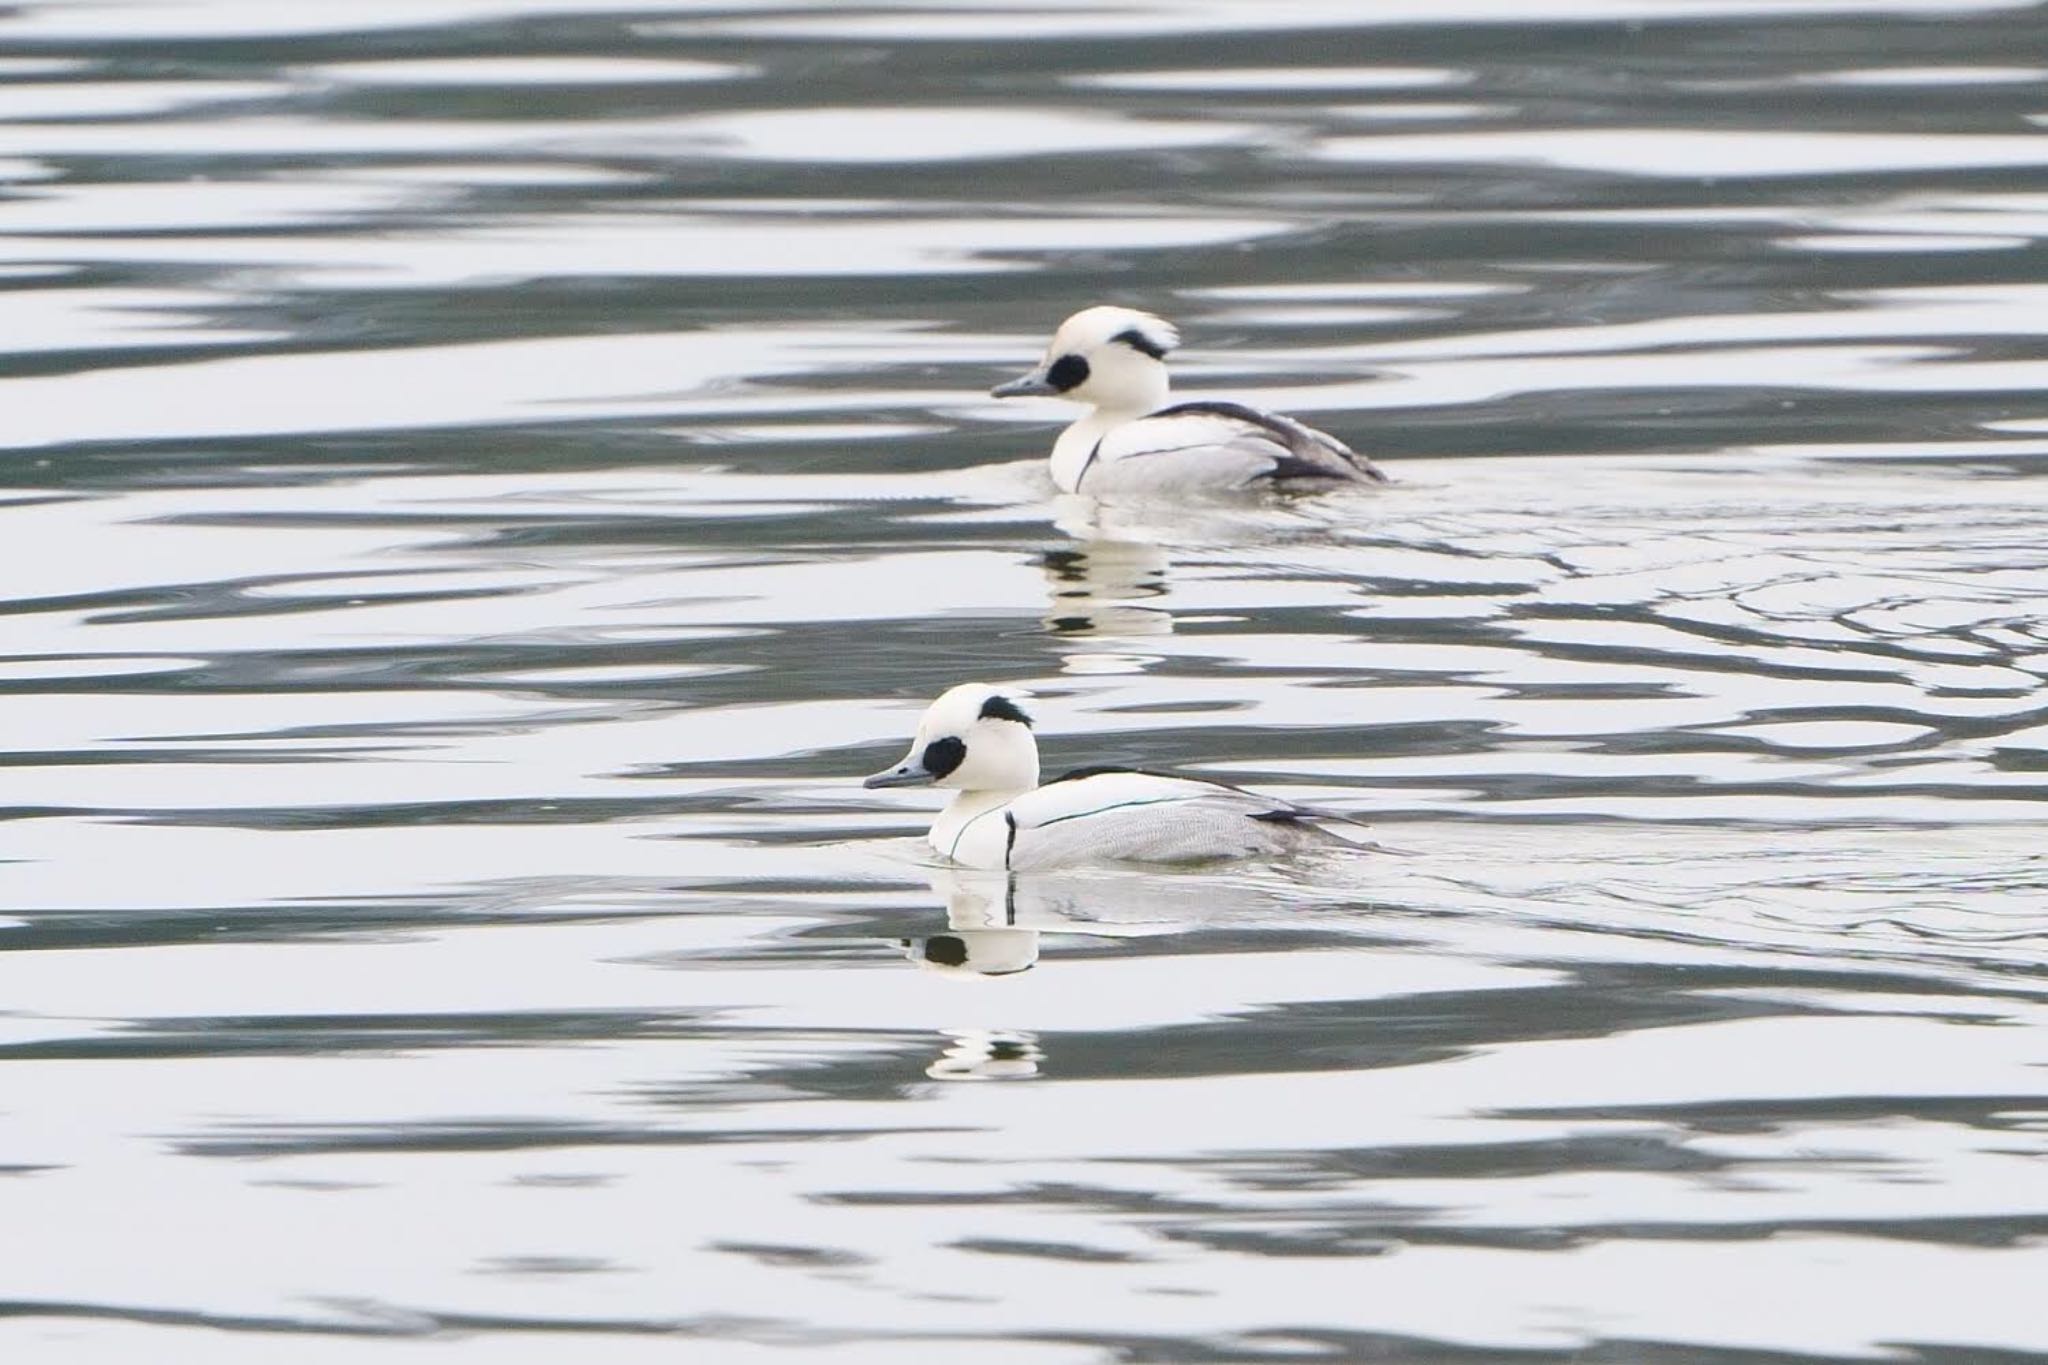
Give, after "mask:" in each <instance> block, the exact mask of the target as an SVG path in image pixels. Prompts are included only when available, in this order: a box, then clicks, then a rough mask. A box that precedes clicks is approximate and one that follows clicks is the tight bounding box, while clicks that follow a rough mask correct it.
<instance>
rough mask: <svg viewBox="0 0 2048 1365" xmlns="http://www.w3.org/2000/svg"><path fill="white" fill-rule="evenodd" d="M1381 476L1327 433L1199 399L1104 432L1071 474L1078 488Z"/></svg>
mask: <svg viewBox="0 0 2048 1365" xmlns="http://www.w3.org/2000/svg"><path fill="white" fill-rule="evenodd" d="M1301 480H1315V481H1321V482H1325V483H1384V482H1385V481H1386V476H1385V475H1384V474H1382V473H1380V471H1379V470H1378V469H1377V468H1375V467H1374V466H1373V464H1372V462H1371V461H1370V460H1367V459H1366V458H1365V457H1364V456H1362V455H1360V454H1358V453H1357V452H1356V451H1354V450H1352V449H1351V448H1350V447H1349V446H1347V445H1345V444H1344V443H1343V442H1342V441H1339V440H1338V439H1337V438H1336V437H1334V436H1331V435H1330V434H1329V433H1327V432H1322V431H1317V430H1316V429H1315V428H1314V427H1310V426H1306V425H1304V424H1302V423H1300V422H1297V421H1295V420H1294V419H1293V418H1291V417H1283V416H1281V415H1280V414H1278V413H1272V412H1264V411H1262V410H1260V409H1258V408H1253V407H1248V406H1246V405H1245V404H1243V403H1229V402H1221V401H1215V400H1200V401H1195V402H1188V403H1176V404H1174V405H1173V406H1172V407H1166V408H1161V409H1159V411H1157V412H1154V413H1151V414H1149V415H1147V416H1144V417H1140V418H1137V419H1136V420H1134V421H1129V422H1125V423H1123V424H1122V425H1120V426H1116V427H1112V428H1110V429H1109V430H1108V431H1107V432H1105V433H1103V435H1102V437H1101V438H1100V439H1099V440H1098V441H1096V442H1095V443H1094V445H1093V447H1092V448H1091V449H1090V451H1089V452H1088V455H1087V458H1086V461H1085V463H1084V464H1083V465H1082V467H1081V469H1080V472H1079V474H1078V476H1077V478H1076V485H1077V487H1078V488H1079V490H1080V491H1081V492H1084V493H1133V492H1136V493H1143V492H1154V491H1168V490H1172V489H1178V488H1218V489H1225V488H1246V487H1250V486H1252V485H1254V484H1258V483H1264V482H1290V481H1301Z"/></svg>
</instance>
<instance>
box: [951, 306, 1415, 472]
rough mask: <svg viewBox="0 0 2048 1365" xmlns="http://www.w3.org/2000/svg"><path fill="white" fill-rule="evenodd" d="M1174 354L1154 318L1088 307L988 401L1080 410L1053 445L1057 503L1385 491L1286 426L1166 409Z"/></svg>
mask: <svg viewBox="0 0 2048 1365" xmlns="http://www.w3.org/2000/svg"><path fill="white" fill-rule="evenodd" d="M1179 344H1180V331H1179V329H1178V328H1176V327H1175V326H1174V325H1173V324H1172V323H1170V322H1168V321H1166V319H1164V318H1161V317H1156V316H1154V315H1153V314H1151V313H1144V312H1140V311H1138V310H1137V309H1135V308H1120V307H1117V306H1115V305H1112V304H1098V305H1096V306H1095V307H1092V308H1083V309H1082V310H1081V311H1080V312H1078V313H1076V314H1074V315H1073V316H1072V317H1070V318H1068V319H1067V320H1066V321H1065V322H1062V323H1061V324H1060V325H1059V330H1058V331H1056V332H1054V333H1053V337H1052V343H1051V345H1049V346H1047V347H1046V350H1045V356H1044V358H1043V359H1042V360H1040V362H1039V364H1038V366H1037V368H1035V369H1033V370H1032V371H1031V372H1030V373H1029V374H1025V375H1023V376H1021V377H1019V378H1016V379H1012V380H1010V381H1009V382H1008V383H1005V384H998V385H997V386H996V387H995V388H993V389H991V390H990V391H989V394H990V396H991V397H994V398H1036V397H1045V398H1064V399H1066V400H1068V401H1069V402H1074V403H1085V404H1087V405H1088V407H1089V409H1090V411H1089V412H1088V413H1087V415H1086V416H1084V417H1082V418H1081V419H1080V420H1079V421H1077V422H1075V423H1074V424H1073V425H1071V426H1069V427H1068V428H1067V429H1066V430H1065V431H1062V432H1061V433H1060V435H1059V439H1058V440H1057V441H1055V442H1054V443H1053V448H1052V478H1053V482H1054V483H1056V484H1058V485H1059V487H1060V491H1061V492H1064V493H1088V494H1092V495H1101V494H1117V493H1137V494H1158V493H1173V492H1182V491H1187V492H1195V491H1224V490H1236V489H1246V488H1254V487H1258V486H1260V485H1293V486H1302V485H1317V484H1321V485H1331V484H1381V483H1386V482H1387V481H1388V480H1387V476H1386V475H1385V474H1384V473H1382V472H1381V471H1380V470H1379V468H1378V467H1377V466H1375V465H1374V464H1373V463H1372V461H1370V460H1368V459H1366V458H1365V456H1363V455H1360V454H1359V453H1358V452H1357V451H1355V450H1353V449H1351V447H1349V446H1347V445H1345V444H1344V443H1343V442H1342V441H1340V440H1338V439H1337V438H1336V437H1334V436H1332V435H1330V434H1329V433H1328V432H1323V431H1317V430H1316V429H1315V428H1314V427H1311V426H1307V425H1305V424H1303V423H1301V422H1297V421H1295V420H1294V419H1293V418H1292V417H1283V416H1281V415H1280V414H1279V413H1276V412H1266V411H1264V410H1263V409H1260V408H1255V407H1251V406H1249V405H1247V404H1244V403H1234V402H1229V401H1225V400H1221V399H1209V398H1202V399H1194V400H1192V401H1189V402H1183V403H1174V404H1171V405H1169V404H1168V403H1167V391H1168V388H1169V380H1168V377H1167V372H1166V357H1167V354H1168V353H1169V352H1170V351H1172V350H1173V349H1174V347H1176V346H1178V345H1179Z"/></svg>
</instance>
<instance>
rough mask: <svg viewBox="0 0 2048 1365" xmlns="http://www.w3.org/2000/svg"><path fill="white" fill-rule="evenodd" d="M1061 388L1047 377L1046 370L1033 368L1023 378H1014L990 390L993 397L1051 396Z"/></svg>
mask: <svg viewBox="0 0 2048 1365" xmlns="http://www.w3.org/2000/svg"><path fill="white" fill-rule="evenodd" d="M1058 392H1059V390H1058V389H1056V388H1054V387H1053V386H1052V381H1051V380H1049V379H1047V378H1046V377H1045V371H1044V370H1033V371H1032V372H1031V373H1030V374H1027V375H1025V376H1024V377H1022V378H1021V379H1012V380H1011V381H1010V382H1009V383H1007V384H998V385H996V386H995V387H994V388H992V389H990V390H989V391H988V396H989V397H991V398H1050V397H1052V396H1053V395H1054V394H1056V393H1058Z"/></svg>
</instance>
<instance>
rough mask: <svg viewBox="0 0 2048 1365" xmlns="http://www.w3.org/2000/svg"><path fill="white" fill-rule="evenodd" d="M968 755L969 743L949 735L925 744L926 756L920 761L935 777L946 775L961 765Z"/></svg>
mask: <svg viewBox="0 0 2048 1365" xmlns="http://www.w3.org/2000/svg"><path fill="white" fill-rule="evenodd" d="M966 757H967V745H966V744H965V743H964V742H962V741H961V740H958V739H955V738H954V737H953V736H951V735H948V736H946V737H945V738H944V739H935V740H933V741H932V742H931V743H929V744H927V745H925V746H924V757H923V758H921V759H919V760H918V761H919V762H920V763H922V764H924V770H925V771H926V772H928V773H930V774H931V775H932V776H933V777H944V776H945V775H946V774H947V773H949V772H952V771H953V769H955V768H957V767H959V766H960V764H961V762H962V760H964V759H965V758H966Z"/></svg>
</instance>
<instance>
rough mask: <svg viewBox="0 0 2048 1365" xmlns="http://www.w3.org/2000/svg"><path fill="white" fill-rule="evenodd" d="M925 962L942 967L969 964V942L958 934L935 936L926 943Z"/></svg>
mask: <svg viewBox="0 0 2048 1365" xmlns="http://www.w3.org/2000/svg"><path fill="white" fill-rule="evenodd" d="M924 960H925V961H926V962H933V963H937V964H938V965H939V966H941V967H959V966H963V965H965V964H966V962H967V940H966V939H964V938H961V937H959V936H958V935H956V934H934V935H932V936H931V937H930V938H928V939H926V940H925V941H924Z"/></svg>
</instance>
